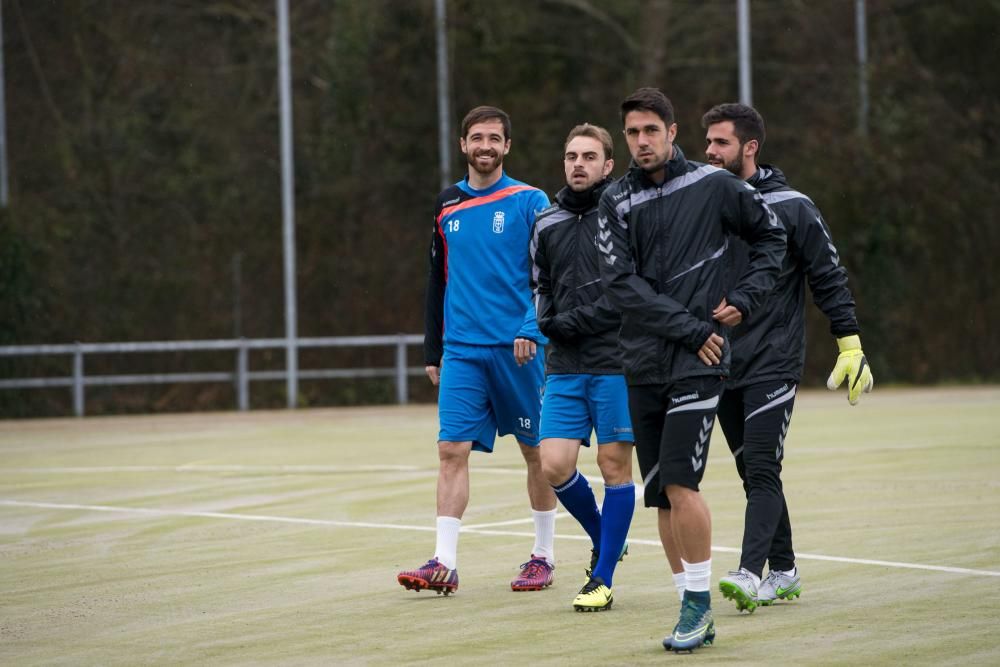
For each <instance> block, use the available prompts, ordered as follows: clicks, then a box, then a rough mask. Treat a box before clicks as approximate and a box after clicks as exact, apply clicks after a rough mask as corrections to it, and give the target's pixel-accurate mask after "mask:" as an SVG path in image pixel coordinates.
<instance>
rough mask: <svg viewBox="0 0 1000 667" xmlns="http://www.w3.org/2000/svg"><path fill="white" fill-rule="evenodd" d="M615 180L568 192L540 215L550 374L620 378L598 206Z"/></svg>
mask: <svg viewBox="0 0 1000 667" xmlns="http://www.w3.org/2000/svg"><path fill="white" fill-rule="evenodd" d="M609 183H610V181H608V180H604V181H601V182H600V183H598V184H596V185H594V186H593V187H592V188H589V189H587V190H586V191H584V192H579V193H578V192H574V191H573V190H570V189H569V188H563V189H562V190H560V191H559V193H558V194H557V195H556V203H555V204H553V205H552V206H550V207H549V208H547V209H545V210H544V211H542V212H541V213H539V214H538V217H537V218H536V219H535V231H534V234H533V235H532V238H531V258H532V261H533V263H534V266H533V269H532V287H533V288H534V291H535V312H536V313H537V316H538V328H539V330H541V332H542V333H543V334H545V336H547V337H548V339H549V345H548V348H547V349H546V350H545V372H546V373H547V374H554V373H591V374H595V375H620V374H621V373H622V362H621V354H620V353H619V351H618V329H619V327H620V326H621V315H619V314H618V311H616V310H615V309H614V308H612V306H611V303H610V302H609V301H608V298H607V296H605V295H604V291H603V290H602V289H601V267H600V257H599V255H598V252H597V206H598V202H599V201H600V198H601V193H603V192H604V190H605V189H606V188H607V187H608V184H609Z"/></svg>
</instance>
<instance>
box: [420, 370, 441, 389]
mask: <svg viewBox="0 0 1000 667" xmlns="http://www.w3.org/2000/svg"><path fill="white" fill-rule="evenodd" d="M424 372H425V373H427V377H429V378H430V379H431V384H432V385H434V386H435V387H436V386H438V384H440V383H441V368H440V367H438V366H424Z"/></svg>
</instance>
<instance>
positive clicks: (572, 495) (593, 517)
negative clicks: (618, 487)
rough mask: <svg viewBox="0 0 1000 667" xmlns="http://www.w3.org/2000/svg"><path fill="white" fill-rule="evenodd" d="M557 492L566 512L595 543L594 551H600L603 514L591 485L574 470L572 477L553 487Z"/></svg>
mask: <svg viewBox="0 0 1000 667" xmlns="http://www.w3.org/2000/svg"><path fill="white" fill-rule="evenodd" d="M552 488H553V489H554V490H555V492H556V497H557V498H559V502H561V503H562V504H563V507H565V508H566V511H567V512H569V513H570V514H572V515H573V518H575V519H576V520H577V521H579V522H580V525H581V526H583V529H584V530H585V531H587V535H590V541H591V542H593V543H594V549H595V550H596V549H599V548H600V544H601V512H600V510H598V509H597V498H595V497H594V491H593V489H591V488H590V483H589V482H587V479H586V478H585V477H584V476H583V475H581V474H580V471H579V470H574V471H573V474H572V476H570V478H569V479H568V480H566V481H565V482H563V483H562V484H560V485H559V486H554V487H552Z"/></svg>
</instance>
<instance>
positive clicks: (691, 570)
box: [681, 558, 712, 593]
mask: <svg viewBox="0 0 1000 667" xmlns="http://www.w3.org/2000/svg"><path fill="white" fill-rule="evenodd" d="M681 562H682V563H684V574H685V575H687V589H688V590H689V591H692V592H694V593H699V592H707V591H708V589H709V586H710V585H711V583H712V559H711V558H709V559H708V560H705V561H702V562H700V563H689V562H687V561H686V560H682V561H681Z"/></svg>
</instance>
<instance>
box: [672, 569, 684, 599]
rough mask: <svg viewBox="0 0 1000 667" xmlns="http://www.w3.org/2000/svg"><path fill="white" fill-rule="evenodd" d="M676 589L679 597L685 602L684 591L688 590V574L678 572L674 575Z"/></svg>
mask: <svg viewBox="0 0 1000 667" xmlns="http://www.w3.org/2000/svg"><path fill="white" fill-rule="evenodd" d="M674 588H676V589H677V597H679V598H680V600H681V602H684V589H685V588H687V572H677V573H676V574H674Z"/></svg>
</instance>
